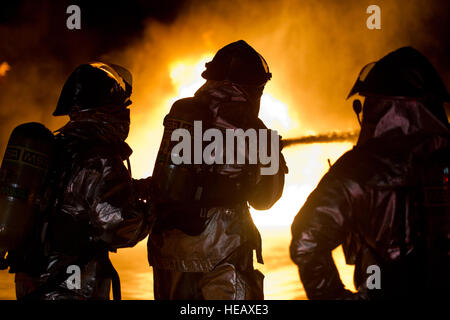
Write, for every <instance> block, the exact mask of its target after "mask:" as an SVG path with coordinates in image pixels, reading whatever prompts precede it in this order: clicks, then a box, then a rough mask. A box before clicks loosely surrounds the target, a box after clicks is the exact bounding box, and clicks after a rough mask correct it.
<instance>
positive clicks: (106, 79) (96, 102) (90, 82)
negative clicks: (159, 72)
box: [53, 62, 132, 116]
mask: <svg viewBox="0 0 450 320" xmlns="http://www.w3.org/2000/svg"><path fill="white" fill-rule="evenodd" d="M131 91H132V76H131V73H130V72H129V71H128V70H127V69H125V68H123V67H120V66H118V65H114V64H110V65H108V64H105V63H102V62H93V63H89V64H83V65H80V66H78V67H77V68H76V69H75V71H73V72H72V74H71V75H70V76H69V78H68V79H67V81H66V83H65V84H64V87H63V89H62V91H61V95H60V97H59V100H58V104H57V106H56V110H55V112H53V115H54V116H61V115H68V114H69V113H70V112H71V111H72V110H73V109H74V108H78V110H90V109H96V108H99V107H105V106H106V107H107V106H124V107H126V106H128V105H130V104H131V101H130V95H131Z"/></svg>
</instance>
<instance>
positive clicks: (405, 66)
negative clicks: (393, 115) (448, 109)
mask: <svg viewBox="0 0 450 320" xmlns="http://www.w3.org/2000/svg"><path fill="white" fill-rule="evenodd" d="M356 93H359V94H361V95H362V96H370V95H379V96H387V97H406V98H417V99H421V98H423V99H432V100H438V101H447V102H450V95H449V94H448V92H447V89H446V88H445V85H444V83H443V82H442V80H441V78H440V76H439V74H438V72H437V71H436V69H435V68H434V67H433V65H432V64H431V63H430V62H429V61H428V60H427V58H425V56H423V55H422V54H421V53H420V52H419V51H417V50H416V49H414V48H411V47H403V48H400V49H398V50H395V51H393V52H391V53H389V54H388V55H386V56H385V57H383V58H382V59H380V60H378V61H377V62H372V63H369V64H367V65H366V66H364V67H363V68H362V70H361V72H360V73H359V76H358V79H357V80H356V83H355V84H354V86H353V87H352V89H351V90H350V93H349V95H348V97H347V99H348V98H350V97H351V96H353V95H354V94H356Z"/></svg>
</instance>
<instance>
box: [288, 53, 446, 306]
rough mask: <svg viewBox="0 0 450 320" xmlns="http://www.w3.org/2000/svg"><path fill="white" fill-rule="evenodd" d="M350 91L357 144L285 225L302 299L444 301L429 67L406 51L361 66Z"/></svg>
mask: <svg viewBox="0 0 450 320" xmlns="http://www.w3.org/2000/svg"><path fill="white" fill-rule="evenodd" d="M355 93H359V94H360V95H362V96H365V101H364V105H363V110H362V113H363V117H362V124H361V133H360V136H359V139H358V142H357V144H356V146H355V147H354V148H353V149H352V150H351V151H349V152H347V153H345V154H344V155H343V156H342V157H341V158H340V159H339V160H338V161H337V162H336V163H335V164H334V165H333V166H332V167H331V168H330V170H329V172H328V173H327V174H326V175H325V176H324V177H323V178H322V180H321V181H320V183H319V184H318V186H317V188H316V189H315V190H314V191H313V192H312V193H311V195H310V196H309V197H308V199H307V201H306V203H305V205H304V206H303V207H302V209H301V210H300V212H299V213H298V215H297V216H296V218H295V220H294V222H293V224H292V242H291V246H290V253H291V257H292V260H293V261H294V262H295V263H296V264H297V265H298V267H299V272H300V278H301V281H302V282H303V286H304V288H305V290H306V293H307V296H308V298H309V299H358V298H359V299H389V298H407V297H442V296H445V295H447V297H448V293H447V292H446V290H447V288H448V285H449V281H448V279H449V278H448V270H450V269H449V246H448V245H449V242H448V241H449V238H450V237H449V235H450V228H449V204H450V202H449V182H448V170H449V165H450V161H449V160H450V152H449V151H450V149H449V123H448V120H447V116H446V113H445V109H444V107H443V103H444V101H447V102H448V101H450V97H449V95H448V93H447V90H446V88H445V86H444V84H443V82H442V81H441V79H440V77H439V75H438V73H437V72H436V70H435V69H434V67H433V66H432V65H431V64H430V62H429V61H428V60H427V59H426V58H425V57H424V56H423V55H422V54H420V53H419V52H418V51H416V50H415V49H413V48H410V47H404V48H400V49H398V50H396V51H394V52H392V53H390V54H388V55H387V56H385V57H384V58H382V59H381V60H379V61H378V62H376V63H371V64H368V65H367V66H365V67H364V68H363V69H362V71H361V73H360V75H359V78H358V80H357V82H356V84H355V86H354V87H353V89H352V90H351V92H350V94H349V97H350V96H352V95H354V94H355ZM355 106H356V108H355V110H356V111H358V109H359V108H358V103H356V104H355ZM341 244H342V245H343V248H344V253H345V257H346V261H347V263H348V264H354V265H355V274H354V283H355V287H356V288H357V289H358V293H356V294H353V293H351V292H350V291H348V290H346V289H345V288H344V286H343V284H342V282H341V280H340V278H339V274H338V270H337V269H336V266H335V264H334V262H333V259H332V256H331V251H332V250H333V249H335V248H336V247H337V246H339V245H341ZM370 266H372V267H370ZM374 266H375V267H374ZM377 268H379V269H378V270H377ZM378 271H379V272H378Z"/></svg>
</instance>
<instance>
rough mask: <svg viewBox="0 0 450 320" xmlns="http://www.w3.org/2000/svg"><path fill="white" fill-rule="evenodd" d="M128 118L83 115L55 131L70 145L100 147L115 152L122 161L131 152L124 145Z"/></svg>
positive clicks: (126, 145) (108, 115) (110, 115)
mask: <svg viewBox="0 0 450 320" xmlns="http://www.w3.org/2000/svg"><path fill="white" fill-rule="evenodd" d="M128 129H129V117H128V118H127V117H122V116H121V117H119V116H118V115H115V114H100V115H99V114H95V116H93V115H92V114H87V113H86V114H85V115H83V116H80V117H75V118H72V119H71V120H70V121H69V122H68V123H67V124H66V125H65V126H64V127H62V128H61V129H59V130H57V132H59V133H60V134H61V135H62V136H63V138H64V139H66V140H68V142H69V143H70V144H82V145H83V144H88V145H93V144H94V145H102V146H105V147H110V148H112V150H114V151H115V152H117V153H118V154H119V155H120V156H121V158H122V159H123V160H125V159H127V158H128V157H129V156H130V155H131V154H132V152H133V150H132V149H131V148H130V147H129V146H128V144H127V143H125V141H124V140H125V139H126V137H127V135H128Z"/></svg>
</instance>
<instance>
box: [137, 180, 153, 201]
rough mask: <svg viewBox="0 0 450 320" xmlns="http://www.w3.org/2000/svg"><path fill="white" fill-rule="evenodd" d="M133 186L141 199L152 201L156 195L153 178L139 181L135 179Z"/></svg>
mask: <svg viewBox="0 0 450 320" xmlns="http://www.w3.org/2000/svg"><path fill="white" fill-rule="evenodd" d="M133 186H134V191H135V192H136V195H137V197H138V198H139V199H141V200H147V201H150V200H151V198H152V195H153V194H154V187H153V182H152V177H148V178H145V179H139V180H136V179H133Z"/></svg>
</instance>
